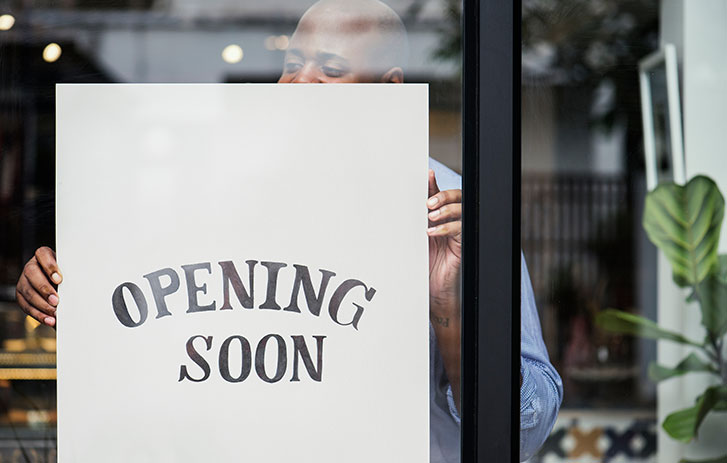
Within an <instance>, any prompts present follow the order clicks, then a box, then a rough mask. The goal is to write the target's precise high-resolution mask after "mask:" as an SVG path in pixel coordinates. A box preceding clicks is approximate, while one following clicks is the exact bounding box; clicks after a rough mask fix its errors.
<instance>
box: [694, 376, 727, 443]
mask: <svg viewBox="0 0 727 463" xmlns="http://www.w3.org/2000/svg"><path fill="white" fill-rule="evenodd" d="M724 400H727V384H725V385H721V386H712V387H708V388H707V390H705V391H704V394H702V395H701V396H700V397H699V399H697V421H696V423H695V425H694V435H695V436H696V435H697V431H698V430H699V426H701V425H702V421H704V417H705V416H707V413H709V412H710V411H712V410H713V409H714V408H715V407H716V406H717V404H719V403H721V402H722V401H724Z"/></svg>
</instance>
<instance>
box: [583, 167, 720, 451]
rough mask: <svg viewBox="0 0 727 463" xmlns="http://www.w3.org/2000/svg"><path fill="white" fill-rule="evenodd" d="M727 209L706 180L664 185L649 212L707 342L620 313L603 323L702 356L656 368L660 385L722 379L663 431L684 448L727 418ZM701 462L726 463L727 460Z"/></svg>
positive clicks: (650, 229)
mask: <svg viewBox="0 0 727 463" xmlns="http://www.w3.org/2000/svg"><path fill="white" fill-rule="evenodd" d="M724 209H725V203H724V198H723V197H722V194H721V193H720V191H719V188H718V187H717V185H716V184H715V183H714V182H713V181H712V180H711V179H710V178H708V177H705V176H697V177H694V178H693V179H692V180H690V181H689V183H687V184H686V185H677V184H676V183H663V184H660V185H659V186H658V187H657V188H656V189H654V190H653V191H652V192H650V193H649V194H647V195H646V203H645V207H644V219H643V226H644V229H645V230H646V233H647V235H648V237H649V239H650V240H651V241H652V242H653V243H654V244H655V245H656V246H657V247H658V248H659V249H660V250H661V251H662V252H664V254H665V255H666V257H667V259H668V260H669V263H670V264H671V268H672V276H673V279H674V282H675V283H676V284H677V285H678V286H679V287H681V288H688V289H689V292H690V296H689V297H688V298H687V301H688V302H696V303H697V304H698V305H699V308H700V312H701V315H702V320H701V323H702V326H703V327H704V329H705V331H706V336H705V339H704V340H702V341H697V340H694V339H689V338H687V337H685V336H684V335H682V334H680V333H676V332H674V331H669V330H665V329H663V328H661V327H659V325H657V324H656V323H654V322H653V321H651V320H649V319H647V318H644V317H641V316H638V315H635V314H632V313H628V312H624V311H621V310H616V309H607V310H604V311H603V312H601V313H600V314H599V316H598V317H597V323H598V324H599V325H600V326H601V327H602V328H604V329H606V330H608V331H613V332H617V333H622V334H630V335H636V336H641V337H643V338H647V339H654V340H665V341H670V342H675V343H678V344H683V345H687V346H691V347H694V348H696V349H698V350H697V351H695V352H692V353H690V354H689V355H688V356H687V357H686V358H684V359H683V360H682V361H680V362H679V363H677V364H676V365H675V366H673V367H668V366H664V365H659V364H657V363H655V362H654V363H652V364H651V365H650V366H649V376H650V378H651V379H652V380H654V381H664V380H667V379H670V378H674V377H678V376H682V375H685V374H688V373H704V374H709V375H711V376H713V377H714V379H715V381H714V382H715V384H714V385H712V386H710V387H708V388H707V389H705V391H704V392H703V393H702V394H701V395H699V397H697V399H696V401H695V404H694V405H693V406H692V407H688V408H685V409H682V410H677V411H675V412H673V413H671V414H670V415H669V416H667V417H666V419H665V420H664V423H663V424H662V426H663V428H664V430H665V431H666V432H667V433H668V434H669V435H670V436H671V437H672V438H674V439H676V440H678V441H681V442H690V441H692V440H693V439H695V438H696V437H697V436H698V432H699V427H700V426H701V425H702V423H703V422H704V418H705V417H706V416H707V415H708V414H709V413H712V412H724V411H727V361H725V358H724V353H723V352H724V343H725V334H727V255H719V254H718V253H717V249H718V246H719V235H720V230H721V228H722V221H723V219H724ZM682 461H683V462H687V460H682ZM692 463H700V462H692ZM701 463H727V455H725V456H724V457H720V458H717V459H713V460H704V461H702V462H701Z"/></svg>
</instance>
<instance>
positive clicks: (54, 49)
mask: <svg viewBox="0 0 727 463" xmlns="http://www.w3.org/2000/svg"><path fill="white" fill-rule="evenodd" d="M62 51H63V50H61V46H60V45H58V44H57V43H49V44H48V45H46V47H45V48H44V49H43V59H44V60H46V61H47V62H49V63H53V62H54V61H58V58H60V57H61V52H62Z"/></svg>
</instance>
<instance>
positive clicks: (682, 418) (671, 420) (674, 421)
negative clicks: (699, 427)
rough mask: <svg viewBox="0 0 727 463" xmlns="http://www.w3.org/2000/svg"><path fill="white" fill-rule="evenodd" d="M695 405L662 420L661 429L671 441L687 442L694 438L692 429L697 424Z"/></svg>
mask: <svg viewBox="0 0 727 463" xmlns="http://www.w3.org/2000/svg"><path fill="white" fill-rule="evenodd" d="M697 410H698V408H697V405H695V406H693V407H689V408H685V409H683V410H679V411H676V412H674V413H671V414H669V416H667V417H666V418H665V419H664V423H662V427H663V428H664V431H666V432H667V434H669V435H670V436H671V437H672V438H673V439H676V440H678V441H681V442H685V443H687V442H689V441H691V440H692V439H693V438H694V428H695V424H696V423H697Z"/></svg>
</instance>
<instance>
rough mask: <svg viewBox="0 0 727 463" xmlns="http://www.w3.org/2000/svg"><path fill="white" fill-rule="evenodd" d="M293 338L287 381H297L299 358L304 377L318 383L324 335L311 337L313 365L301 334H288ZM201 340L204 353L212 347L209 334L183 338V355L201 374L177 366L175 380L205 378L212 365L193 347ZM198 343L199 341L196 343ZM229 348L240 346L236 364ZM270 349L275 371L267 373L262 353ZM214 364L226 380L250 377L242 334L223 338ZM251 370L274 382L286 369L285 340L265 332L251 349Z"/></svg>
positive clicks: (248, 355)
mask: <svg viewBox="0 0 727 463" xmlns="http://www.w3.org/2000/svg"><path fill="white" fill-rule="evenodd" d="M291 338H292V340H293V354H292V357H293V369H292V370H293V373H292V376H291V378H290V381H293V382H295V381H300V378H299V376H298V373H299V372H298V369H299V359H300V360H302V361H303V366H304V367H305V370H306V372H307V373H308V376H310V378H311V379H312V380H313V381H318V382H320V381H321V380H322V378H323V340H324V339H325V338H326V337H325V336H313V339H315V341H316V347H317V352H318V353H317V357H316V362H315V364H314V363H313V359H312V358H311V355H310V351H309V350H308V345H307V344H306V342H305V338H304V337H303V336H291ZM198 339H199V340H201V341H203V345H204V348H205V351H206V352H209V351H210V350H211V349H212V343H213V337H212V336H203V335H201V334H198V335H195V336H192V337H191V338H189V340H187V355H189V358H190V359H191V360H192V361H193V362H194V363H195V364H197V366H198V367H199V368H200V369H201V376H197V377H194V376H192V374H190V372H189V369H188V368H187V366H186V365H182V366H181V367H180V369H179V381H184V380H189V381H192V382H195V383H201V382H203V381H206V380H207V379H209V377H210V375H211V374H212V367H211V366H210V363H209V362H208V361H207V359H205V358H204V356H203V355H202V354H201V353H200V352H199V351H198V350H197V347H195V340H198ZM198 344H199V343H198ZM269 344H275V345H276V346H277V347H272V348H271V349H268V348H267V347H268V345H269ZM230 349H240V353H241V354H242V355H241V362H240V365H239V366H237V365H236V366H234V367H233V366H232V365H230ZM269 351H272V352H274V355H276V356H277V361H276V362H275V365H276V367H275V373H274V374H272V375H271V374H269V372H268V371H267V370H266V369H265V356H266V355H267V352H269ZM217 364H218V367H219V371H220V376H222V379H224V380H225V381H227V382H228V383H241V382H243V381H245V380H246V379H247V377H248V376H250V372H251V371H252V368H253V355H252V349H251V347H250V342H249V341H248V340H247V339H246V338H245V337H243V336H239V335H235V336H230V337H229V338H227V339H225V340H224V341H223V342H222V345H221V346H220V351H219V355H218V363H217ZM254 366H255V373H256V374H257V376H258V378H260V379H261V380H263V381H265V382H266V383H277V382H278V381H280V380H281V379H283V376H285V373H286V371H287V369H288V347H287V345H286V343H285V339H283V337H282V336H280V335H278V334H268V335H266V336H264V337H263V338H262V339H260V342H258V343H257V347H256V348H255V363H254Z"/></svg>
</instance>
